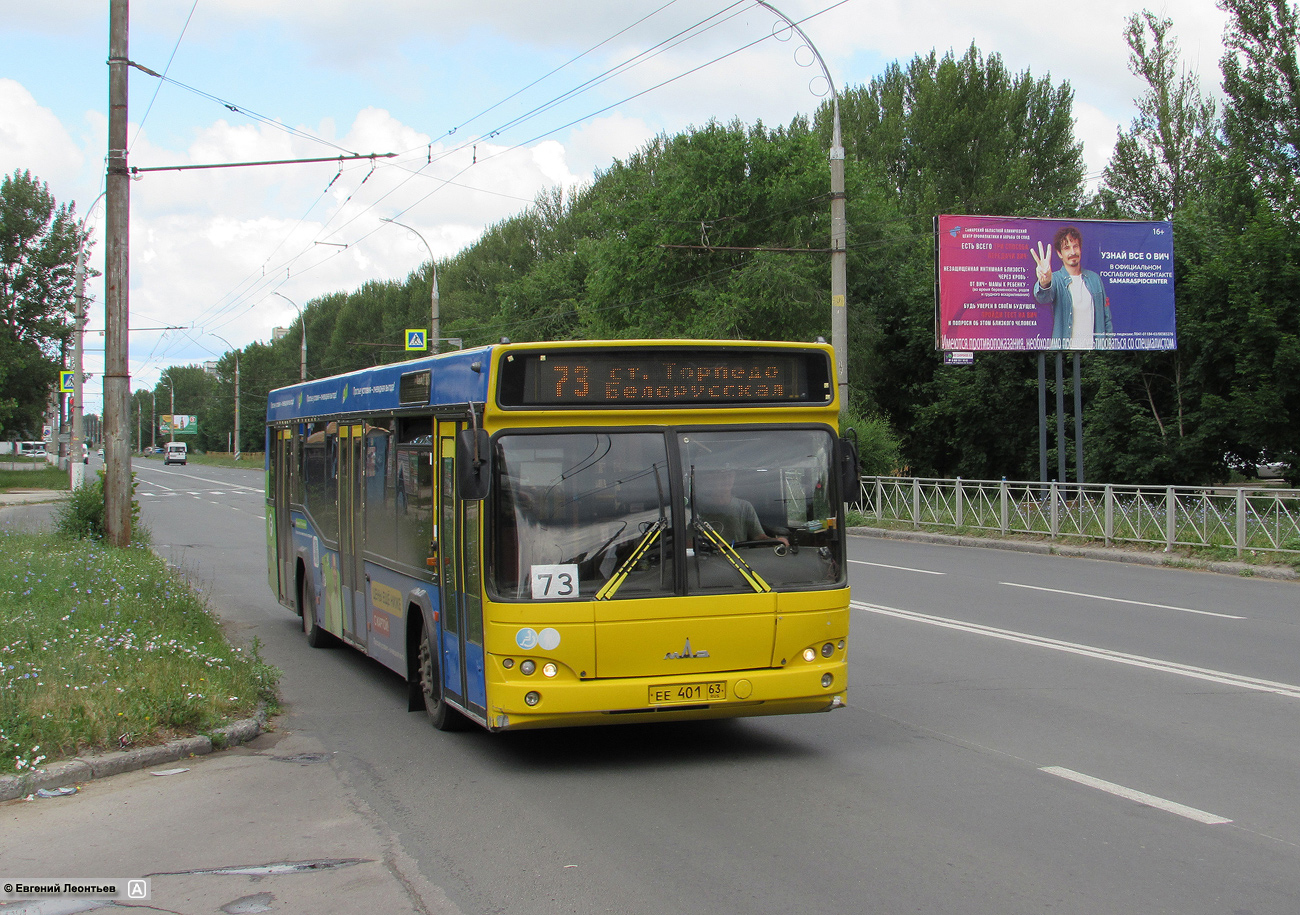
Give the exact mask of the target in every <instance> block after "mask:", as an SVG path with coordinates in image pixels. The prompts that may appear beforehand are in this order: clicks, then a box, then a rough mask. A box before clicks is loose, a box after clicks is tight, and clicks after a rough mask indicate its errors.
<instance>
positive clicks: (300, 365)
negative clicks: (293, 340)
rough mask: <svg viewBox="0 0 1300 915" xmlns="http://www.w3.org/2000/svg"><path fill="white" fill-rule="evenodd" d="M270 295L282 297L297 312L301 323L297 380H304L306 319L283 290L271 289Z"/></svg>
mask: <svg viewBox="0 0 1300 915" xmlns="http://www.w3.org/2000/svg"><path fill="white" fill-rule="evenodd" d="M271 295H278V296H279V297H280V298H282V299H284V300H285V301H286V302H288V303H289V304H290V305H292V306H293V308H294V310H295V311H296V312H298V323H299V324H301V325H302V350H301V353H302V356H301V358H300V359H299V361H298V380H299V381H306V380H307V319H306V318H305V317H303V313H302V309H301V308H299V307H298V303H297V302H295V301H294V300H293V299H291V298H289V297H288V296H287V295H285V294H284V293H283V292H276V291H275V290H271Z"/></svg>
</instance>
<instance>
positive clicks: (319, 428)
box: [302, 422, 339, 544]
mask: <svg viewBox="0 0 1300 915" xmlns="http://www.w3.org/2000/svg"><path fill="white" fill-rule="evenodd" d="M338 445H339V437H338V423H323V422H318V423H313V424H312V426H311V428H310V430H309V431H308V434H307V441H306V442H304V444H303V458H302V476H303V503H304V507H305V508H306V509H307V514H308V515H309V516H310V517H311V520H312V524H314V525H315V527H316V531H317V533H319V534H320V536H321V537H322V538H323V539H324V540H325V541H327V542H328V543H331V544H333V543H335V542H337V541H338V537H339V487H338V472H339V467H338V450H339V449H338Z"/></svg>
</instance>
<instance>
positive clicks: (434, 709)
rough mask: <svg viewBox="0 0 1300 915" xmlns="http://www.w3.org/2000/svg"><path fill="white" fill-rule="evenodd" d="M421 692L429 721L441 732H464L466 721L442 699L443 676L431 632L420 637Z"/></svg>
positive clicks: (426, 631) (425, 631)
mask: <svg viewBox="0 0 1300 915" xmlns="http://www.w3.org/2000/svg"><path fill="white" fill-rule="evenodd" d="M420 690H421V691H422V692H423V693H424V711H425V714H427V715H428V716H429V721H430V723H431V724H433V726H434V727H435V728H437V729H438V730H440V731H463V730H465V725H466V723H467V722H466V720H465V718H464V716H463V715H461V713H460V712H458V711H456V710H455V709H454V708H452V707H451V706H450V705H448V704H447V703H446V702H444V701H443V699H442V676H441V671H440V670H439V669H438V661H437V655H435V654H434V652H433V645H432V644H431V643H430V642H429V630H428V629H426V630H424V632H423V633H422V634H421V636H420Z"/></svg>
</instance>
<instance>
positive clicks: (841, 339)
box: [755, 0, 849, 411]
mask: <svg viewBox="0 0 1300 915" xmlns="http://www.w3.org/2000/svg"><path fill="white" fill-rule="evenodd" d="M755 2H756V3H758V5H759V6H761V7H763V9H765V10H767V11H768V12H770V13H772V15H774V16H776V17H777V18H779V19H780V20H781V21H783V22H784V23H785V24H786V25H787V26H789V27H790V30H791V32H793V33H795V34H797V35H798V36H799V38H800V39H802V40H803V43H804V46H805V47H806V48H807V49H808V50H809V52H810V53H811V54H812V55H813V57H815V58H816V59H817V64H818V65H819V66H820V67H821V71H822V78H823V79H825V80H826V87H827V91H829V92H830V94H831V114H832V116H833V119H834V122H833V124H832V130H831V148H830V166H831V346H832V347H833V348H834V350H835V386H836V389H837V391H838V393H839V400H840V410H841V411H844V410H847V409H848V407H849V316H848V301H847V294H848V282H847V279H846V276H845V273H846V268H847V264H848V233H847V231H846V223H845V219H844V143H843V139H842V137H841V135H840V94H839V92H838V91H837V90H836V88H835V80H833V79H831V71H830V70H829V69H828V68H827V66H826V61H825V59H823V58H822V55H821V52H820V51H818V50H817V46H816V45H815V44H813V43H812V39H811V38H809V37H808V35H807V33H805V32H804V30H803V29H801V28H799V24H798V23H797V22H795V21H794V20H793V19H791V18H790V17H789V16H787V15H786V14H785V13H783V12H781V11H780V10H779V9H777V8H776V7H775V6H773V5H772V4H771V3H768V2H766V0H755ZM777 37H780V36H777ZM781 40H782V41H784V40H785V39H781Z"/></svg>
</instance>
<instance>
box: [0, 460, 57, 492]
mask: <svg viewBox="0 0 1300 915" xmlns="http://www.w3.org/2000/svg"><path fill="white" fill-rule="evenodd" d="M69 485H70V482H69V479H68V472H67V471H66V470H60V469H59V468H57V467H42V468H40V469H39V470H9V469H8V468H7V467H4V466H3V464H0V492H10V491H11V490H15V489H67V488H68V487H69Z"/></svg>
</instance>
